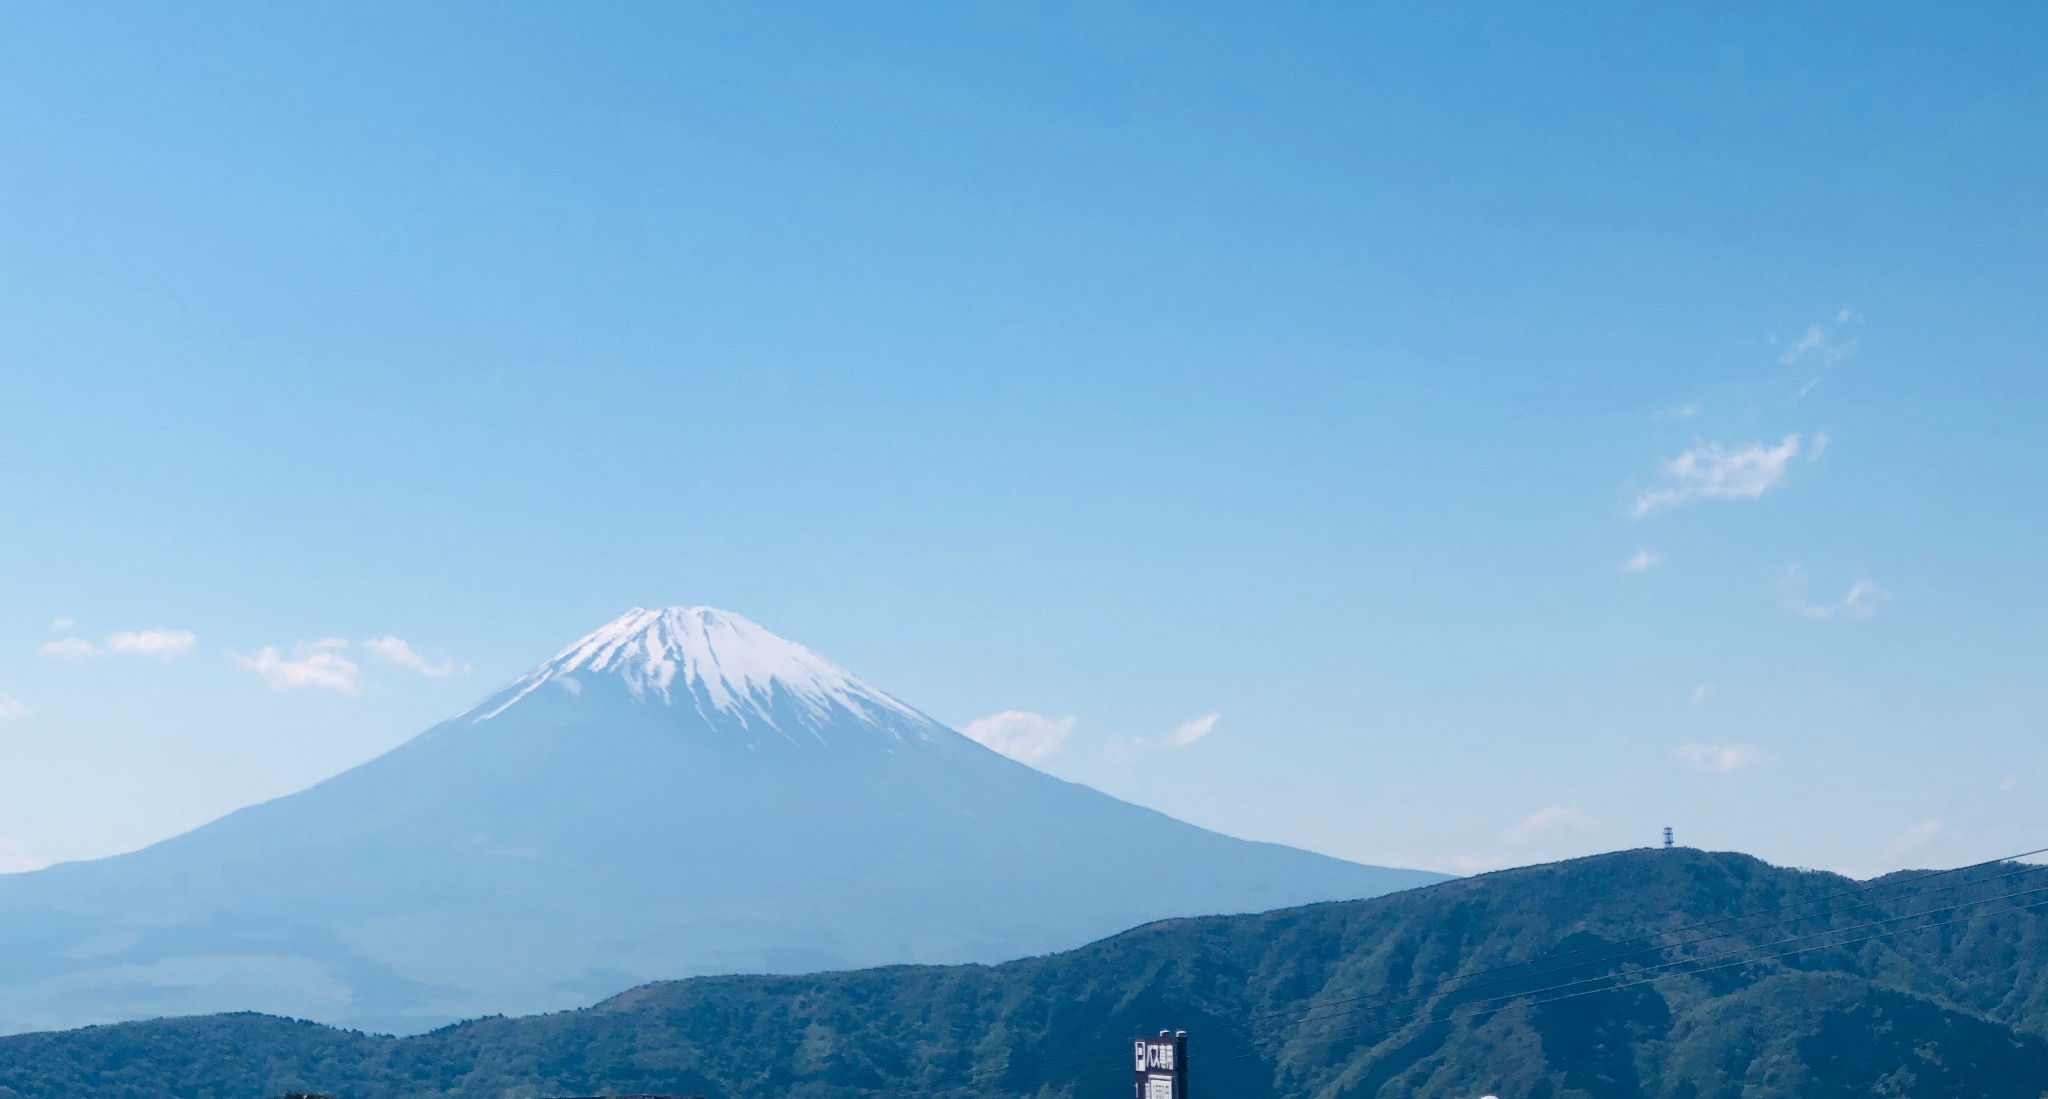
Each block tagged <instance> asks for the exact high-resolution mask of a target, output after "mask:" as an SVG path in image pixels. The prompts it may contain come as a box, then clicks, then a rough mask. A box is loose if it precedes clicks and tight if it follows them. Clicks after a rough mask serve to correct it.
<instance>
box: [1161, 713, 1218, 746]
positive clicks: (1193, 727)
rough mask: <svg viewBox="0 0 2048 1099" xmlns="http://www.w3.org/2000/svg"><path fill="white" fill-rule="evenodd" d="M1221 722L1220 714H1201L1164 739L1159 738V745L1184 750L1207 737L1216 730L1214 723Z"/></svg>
mask: <svg viewBox="0 0 2048 1099" xmlns="http://www.w3.org/2000/svg"><path fill="white" fill-rule="evenodd" d="M1221 720H1223V715H1222V714H1203V715H1202V716H1201V717H1198V718H1196V719H1194V720H1193V721H1190V722H1187V723H1185V724H1183V725H1181V726H1180V727H1179V728H1176V729H1175V730H1174V731H1172V732H1170V733H1168V734H1166V736H1165V737H1163V738H1161V740H1160V741H1159V744H1160V746H1161V747H1165V748H1185V747H1187V746H1188V745H1190V744H1193V743H1194V742H1195V741H1198V740H1200V739H1202V738H1203V737H1205V736H1208V735H1209V734H1210V732H1212V731H1213V730H1214V729H1215V728H1216V723H1217V722H1218V721H1221Z"/></svg>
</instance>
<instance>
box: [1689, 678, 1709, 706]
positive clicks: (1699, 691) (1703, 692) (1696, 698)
mask: <svg viewBox="0 0 2048 1099" xmlns="http://www.w3.org/2000/svg"><path fill="white" fill-rule="evenodd" d="M1712 697H1714V685H1713V684H1712V683H1702V684H1700V685H1699V686H1697V687H1694V688H1693V689H1692V704H1693V705H1695V706H1704V705H1706V702H1707V699H1710V698H1712Z"/></svg>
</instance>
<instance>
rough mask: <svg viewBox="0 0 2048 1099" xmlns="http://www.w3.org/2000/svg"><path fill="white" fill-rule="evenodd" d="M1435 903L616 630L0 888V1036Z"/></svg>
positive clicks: (708, 642)
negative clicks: (227, 804) (1378, 898)
mask: <svg viewBox="0 0 2048 1099" xmlns="http://www.w3.org/2000/svg"><path fill="white" fill-rule="evenodd" d="M1134 857H1142V858H1146V859H1157V860H1170V861H1171V862H1172V863H1174V864H1176V865H1181V866H1185V867H1189V868H1193V869H1192V871H1191V872H1189V873H1185V874H1179V875H1173V876H1171V877H1168V878H1162V877H1160V876H1158V875H1143V876H1139V875H1134V874H1132V873H1131V860H1132V859H1133V858H1134ZM1434 880H1440V879H1439V876H1437V875H1430V874H1425V873H1421V872H1417V871H1400V870H1387V869H1383V868H1376V867H1367V866H1360V865H1357V864H1353V863H1347V862H1343V861H1341V860H1337V859H1331V858H1326V857H1323V856H1320V855H1314V854H1311V853H1308V852H1305V851H1299V850H1295V849H1291V848H1286V847H1280V846H1276V845H1272V844H1259V843H1250V842H1246V841H1242V840H1237V839H1232V838H1230V837H1226V836H1222V835H1218V834H1216V833H1213V832H1208V831H1205V830H1203V829H1200V828H1196V827H1193V826H1191V825H1187V824H1184V823H1181V822H1179V821H1175V820H1173V819H1171V818H1169V817H1166V816H1163V815H1161V814H1158V813H1155V812H1152V811H1150V810H1146V809H1142V808H1139V807H1137V806H1133V805H1130V804H1127V803H1124V802H1120V801H1117V800H1116V799H1114V798H1110V797H1108V796H1106V795H1104V794H1101V793H1099V792H1096V791H1094V790H1091V789H1088V788H1086V787H1083V786H1078V785H1075V784H1072V783H1067V782H1063V781H1060V780H1058V779H1054V778H1052V777H1050V776H1047V775H1045V774H1042V773H1040V772H1038V771H1035V770H1032V769H1031V768H1029V767H1025V766H1023V765H1021V764H1018V763H1015V762H1013V761H1011V760H1009V759H1006V758H1004V757H1002V756H1000V755H997V754H996V753H994V752H991V751H989V750H987V749H985V748H983V747H982V746H980V745H978V744H976V743H974V742H972V741H970V740H968V739H967V738H965V737H963V736H961V735H960V734H958V733H956V732H954V731H952V730H951V729H947V728H945V727H944V726H942V725H939V724H938V723H937V722H934V721H932V720H931V719H930V718H928V717H926V716H924V715H923V714H921V713H919V712H918V711H917V710H915V709H913V708H911V707H909V706H907V705H905V704H903V703H901V702H899V701H897V700H896V699H894V698H891V697H890V696H888V695H886V694H884V693H882V692H881V691H879V690H876V689H875V688H873V687H871V686H869V685H867V684H865V683H862V682H861V681H860V680H858V679H856V678H854V677H853V676H851V675H849V674H847V673H846V672H844V671H843V670H841V669H839V668H837V667H836V666H834V665H832V664H831V663H830V662H828V661H826V660H824V659H823V658H821V657H819V656H817V655H816V654H814V653H811V652H810V651H809V650H807V649H804V648H803V647H802V646H799V645H796V644H794V643H791V642H788V641H785V640H783V639H781V638H778V637H776V636H774V635H773V634H771V633H769V632H768V631H766V630H764V629H762V628H761V627H759V626H757V625H755V624H753V623H751V622H748V621H747V620H745V619H743V618H741V617H739V616H737V615H732V614H728V613H725V612H720V611H714V610H710V609H708V608H690V609H680V608H672V609H669V610H663V611H644V610H635V611H633V612H631V613H629V614H627V615H626V616H624V617H622V618H620V619H619V620H617V621H615V622H613V623H611V624H609V625H607V626H605V627H604V628H602V629H600V630H598V631H596V632H595V633H592V634H591V635H589V636H588V637H585V638H583V639H581V640H579V641H578V642H576V643H575V644H574V645H571V646H569V647H568V648H567V649H565V650H563V652H562V653H561V654H560V655H558V656H557V657H556V658H555V659H553V660H551V661H549V662H548V663H547V664H545V665H543V666H541V667H540V668H538V669H536V670H535V671H534V672H533V673H532V674H530V675H528V676H526V677H524V678H522V679H521V680H519V681H518V682H516V683H514V684H512V685H511V686H509V687H507V688H505V689H504V690H502V691H500V692H498V693H497V694H496V695H494V696H492V697H491V698H489V699H486V700H485V701H484V702H483V703H482V704H481V705H479V706H478V707H477V708H476V709H474V710H472V711H471V712H470V713H468V714H465V715H463V716H462V717H459V718H456V719H454V720H452V721H449V722H446V723H444V724H442V725H439V726H436V727H435V728H433V729H431V730H428V731H427V732H426V733H423V734H421V735H420V736H419V737H417V738H415V739H413V740H412V741H410V742H408V743H406V744H404V745H402V746H400V747H399V748H397V749H396V750H394V751H392V752H390V753H388V754H386V755H384V756H382V757H379V758H378V759H376V760H373V761H371V762H369V763H367V764H364V765H363V766H361V767H358V768H355V769H354V770H351V771H348V772H346V773H344V774H341V775H338V776H336V777H335V778H333V779H330V780H328V781H326V782H323V783H321V784H319V785H317V786H315V787H313V788H311V789H308V790H306V791H303V792H301V793H298V794H294V795H292V796H290V797H285V798H280V799H278V800H276V801H272V802H268V803H265V804H262V805H257V806H253V807H250V808H248V809H244V810H241V811H239V812H237V813H233V814H230V815H229V816H227V817H225V818H222V819H221V820H219V821H216V822H214V823H212V824H209V825H207V826H205V827H203V828H200V829H197V830H195V831H193V832H190V833H187V834H185V835H182V836H179V837H176V838H173V839H171V840H168V841H165V842H163V843H160V844H157V845H155V846H153V847H150V848H147V849H145V850H142V851H138V852H135V853H133V854H129V855H123V856H119V857H116V858H111V859H103V860H98V861H95V862H90V863H76V864H68V865H63V866H56V867H52V868H50V869H47V870H43V871H39V872H36V873H32V874H23V875H16V876H10V877H5V878H0V1029H6V1030H10V1031H20V1030H25V1029H39V1028H47V1027H53V1026H67V1025H78V1024H81V1023H89V1022H98V1021H105V1020H114V1019H123V1018H140V1017H147V1016H152V1015H161V1014H183V1013H193V1012H206V1011H217V1010H233V1009H258V1010H264V1011H270V1012H275V1013H280V1014H288V1015H293V1016H298V1017H302V1018H308V1019H317V1020H321V1021H326V1022H334V1023H342V1024H346V1025H351V1026H358V1027H366V1028H370V1029H382V1030H391V1031H397V1032H409V1031H418V1030H423V1029H426V1028H427V1027H429V1026H434V1025H440V1024H443V1023H446V1022H449V1021H452V1020H454V1019H458V1018H464V1017H471V1016H476V1015H482V1014H488V1013H519V1012H532V1011H545V1010H553V1009H559V1008H565V1007H571V1006H575V1005H578V1004H585V1003H590V1002H592V1001H594V1000H596V999H597V998H599V997H601V996H604V995H608V994H611V993H614V992H617V991H619V990H620V989H623V988H627V987H629V986H632V985H634V984H637V983H640V982H643V981H646V980H650V979H656V978H666V977H679V976H687V975H691V974H700V973H720V972H796V971H805V970H817V969H826V968H844V967H849V966H862V965H875V964H883V963H890V962H962V961H997V960H1001V959H1005V958H1013V957H1018V956H1022V955H1027V954H1034V953H1042V952H1045V951H1049V950H1056V949H1060V948H1064V947H1070V946H1073V945H1076V944H1078V943H1082V942H1086V941H1088V940H1090V939H1093V938H1098V937H1100V936H1102V935H1106V934H1109V933H1111V932H1114V931H1116V930H1118V929H1120V928H1123V927H1128V926H1131V925H1133V924H1137V923H1142V922H1144V921H1147V920H1152V919H1158V918H1161V917H1165V916H1174V915H1188V914H1197V913H1206V912H1241V911H1254V910H1259V909H1265V908H1271V907H1275V906H1279V905H1288V904H1299V903H1303V902H1307V901H1313V900H1323V899H1332V898H1344V897H1363V896H1372V895H1376V894H1379V893H1384V892H1387V891H1389V890H1393V889H1399V888H1404V887H1408V886H1412V885H1417V884H1423V883H1425V882H1429V881H1434Z"/></svg>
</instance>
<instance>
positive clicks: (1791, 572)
mask: <svg viewBox="0 0 2048 1099" xmlns="http://www.w3.org/2000/svg"><path fill="white" fill-rule="evenodd" d="M1778 592H1779V594H1780V595H1781V596H1783V598H1784V600H1785V605H1786V606H1787V607H1790V608H1791V609H1792V613H1794V614H1796V615H1798V616H1799V617H1801V618H1812V619H1817V620H1820V621H1826V620H1828V619H1830V618H1836V617H1841V618H1869V617H1870V616H1871V615H1873V614H1876V613H1877V604H1878V602H1879V601H1880V600H1882V599H1883V598H1884V590H1883V589H1882V588H1879V587H1878V586H1877V585H1876V584H1875V583H1873V582H1871V581H1869V580H1858V581H1856V582H1855V583H1853V584H1850V585H1849V590H1848V591H1847V592H1846V593H1844V594H1843V596H1842V597H1841V598H1840V599H1837V600H1835V601H1834V602H1832V603H1815V602H1812V601H1811V600H1809V599H1808V598H1807V596H1806V570H1805V569H1802V568H1800V567H1799V566H1798V565H1791V566H1788V567H1787V568H1786V569H1785V578H1784V579H1783V580H1782V581H1780V582H1779V584H1778Z"/></svg>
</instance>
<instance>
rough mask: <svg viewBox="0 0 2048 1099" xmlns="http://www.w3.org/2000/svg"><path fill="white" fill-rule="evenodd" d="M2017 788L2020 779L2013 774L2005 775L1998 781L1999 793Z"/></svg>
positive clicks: (2009, 791)
mask: <svg viewBox="0 0 2048 1099" xmlns="http://www.w3.org/2000/svg"><path fill="white" fill-rule="evenodd" d="M2019 788H2020V780H2019V779H2018V778H2017V777H2015V776H2013V775H2007V776H2005V777H2004V778H2003V779H2000V780H1999V783H1998V792H1999V793H2001V794H2006V793H2011V792H2012V791H2014V790H2017V789H2019Z"/></svg>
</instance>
